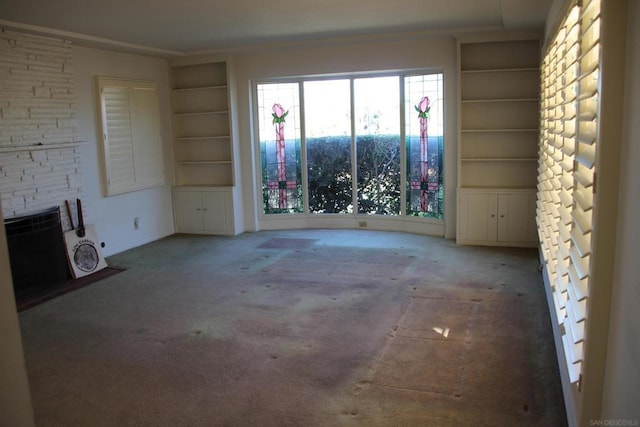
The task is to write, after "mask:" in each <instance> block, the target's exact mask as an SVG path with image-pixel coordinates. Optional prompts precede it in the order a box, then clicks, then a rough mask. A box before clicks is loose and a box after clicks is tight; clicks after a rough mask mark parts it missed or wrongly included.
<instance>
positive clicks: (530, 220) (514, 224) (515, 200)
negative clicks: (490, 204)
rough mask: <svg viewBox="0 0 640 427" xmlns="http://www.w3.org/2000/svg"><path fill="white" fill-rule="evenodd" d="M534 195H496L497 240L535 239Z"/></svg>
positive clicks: (521, 240) (523, 240)
mask: <svg viewBox="0 0 640 427" xmlns="http://www.w3.org/2000/svg"><path fill="white" fill-rule="evenodd" d="M534 229H535V196H533V197H532V195H531V194H500V195H499V196H498V241H499V242H531V241H535V236H534V235H533V232H532V230H534Z"/></svg>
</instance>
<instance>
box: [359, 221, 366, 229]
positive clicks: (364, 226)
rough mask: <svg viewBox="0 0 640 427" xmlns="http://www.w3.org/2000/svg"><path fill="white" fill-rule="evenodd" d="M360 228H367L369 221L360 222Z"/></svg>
mask: <svg viewBox="0 0 640 427" xmlns="http://www.w3.org/2000/svg"><path fill="white" fill-rule="evenodd" d="M358 227H360V228H367V221H360V222H358Z"/></svg>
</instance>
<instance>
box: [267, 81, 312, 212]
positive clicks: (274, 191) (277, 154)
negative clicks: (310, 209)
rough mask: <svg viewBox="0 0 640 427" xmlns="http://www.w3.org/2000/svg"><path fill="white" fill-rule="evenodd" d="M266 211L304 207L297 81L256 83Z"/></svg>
mask: <svg viewBox="0 0 640 427" xmlns="http://www.w3.org/2000/svg"><path fill="white" fill-rule="evenodd" d="M257 94H258V121H259V126H260V128H259V138H260V157H261V168H262V199H263V212H264V213H265V214H277V213H296V212H302V211H303V201H302V173H301V167H302V161H301V159H302V156H301V149H300V96H299V85H298V83H267V84H259V85H258V86H257Z"/></svg>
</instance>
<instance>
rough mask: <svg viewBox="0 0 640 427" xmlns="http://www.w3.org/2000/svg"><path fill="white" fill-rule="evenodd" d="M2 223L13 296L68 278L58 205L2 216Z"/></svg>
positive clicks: (53, 284) (26, 293) (59, 282)
mask: <svg viewBox="0 0 640 427" xmlns="http://www.w3.org/2000/svg"><path fill="white" fill-rule="evenodd" d="M4 226H5V230H6V234H7V244H8V247H9V260H10V263H11V276H12V278H13V289H14V293H15V297H16V300H18V299H21V298H25V297H28V296H30V295H33V294H34V293H38V292H41V291H43V290H46V289H49V288H54V287H56V286H59V285H61V284H64V283H65V282H66V281H67V280H69V279H70V278H71V274H70V271H69V266H68V263H67V256H66V249H65V245H64V237H63V235H62V225H61V220H60V208H59V207H58V206H56V207H53V208H49V209H46V210H43V211H39V212H36V213H33V214H30V215H24V216H19V217H13V218H5V220H4Z"/></svg>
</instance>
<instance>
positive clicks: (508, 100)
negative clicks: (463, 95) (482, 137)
mask: <svg viewBox="0 0 640 427" xmlns="http://www.w3.org/2000/svg"><path fill="white" fill-rule="evenodd" d="M460 102H462V103H463V104H464V103H485V102H486V103H492V102H540V99H539V98H496V99H489V98H483V99H463V100H461V101H460Z"/></svg>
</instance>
